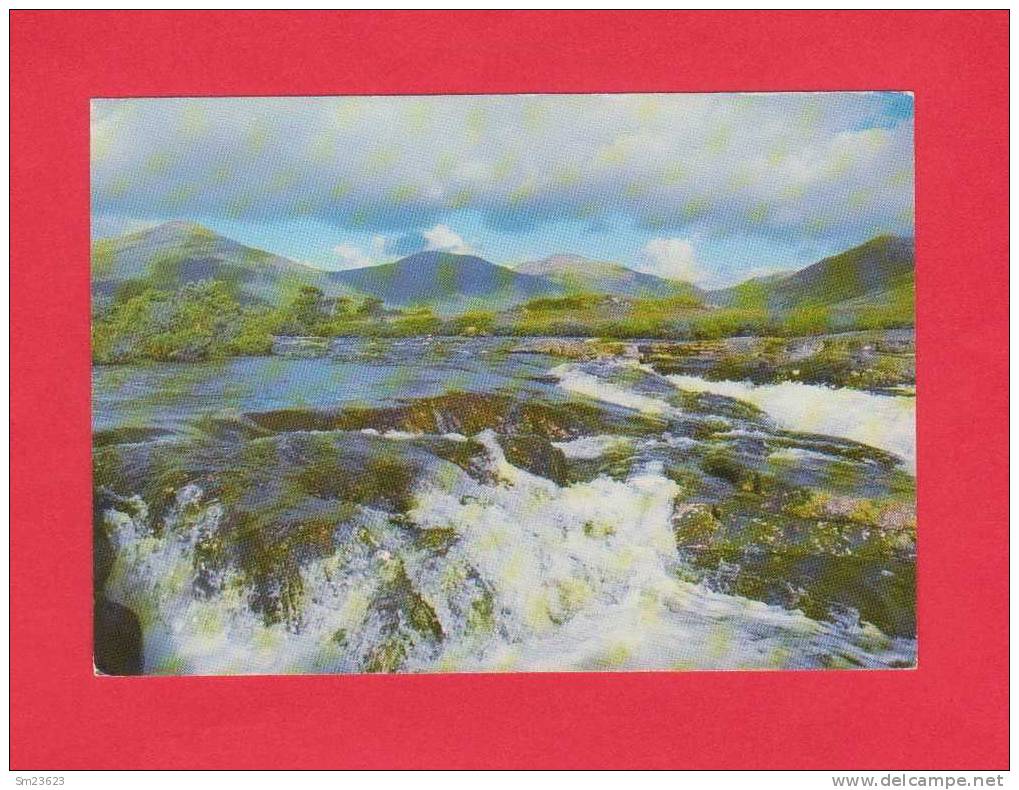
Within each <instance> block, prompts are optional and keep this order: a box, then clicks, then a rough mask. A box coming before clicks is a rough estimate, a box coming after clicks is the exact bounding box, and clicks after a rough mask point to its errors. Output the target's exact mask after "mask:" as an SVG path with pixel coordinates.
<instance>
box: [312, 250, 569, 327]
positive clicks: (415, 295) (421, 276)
mask: <svg viewBox="0 0 1019 790" xmlns="http://www.w3.org/2000/svg"><path fill="white" fill-rule="evenodd" d="M327 278H328V281H329V282H330V283H338V284H341V285H343V286H345V287H347V288H350V289H352V290H355V291H357V292H359V293H363V294H369V295H371V296H375V297H378V298H379V299H382V300H383V301H384V302H385V303H386V304H387V305H393V306H398V307H409V306H416V305H427V306H429V307H432V308H433V309H435V310H436V311H438V312H442V313H455V312H463V311H466V310H472V309H477V310H498V309H502V308H504V307H508V306H510V305H513V304H518V303H520V302H525V301H528V300H530V299H535V298H537V297H541V296H560V295H562V294H563V293H565V289H564V288H563V286H562V285H560V284H559V283H556V282H554V281H552V280H550V279H547V278H545V277H538V276H535V275H531V274H526V273H521V272H517V271H513V270H512V269H507V268H505V267H503V266H496V265H495V264H494V263H490V262H488V261H486V260H485V259H483V258H479V257H477V256H475V255H454V254H453V253H449V252H436V251H426V252H418V253H415V254H413V255H410V256H408V257H406V258H402V259H401V260H398V261H396V262H395V263H387V264H382V265H381V266H368V267H365V268H362V269H346V270H344V271H337V272H329V273H328V275H327Z"/></svg>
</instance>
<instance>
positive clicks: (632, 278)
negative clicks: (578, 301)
mask: <svg viewBox="0 0 1019 790" xmlns="http://www.w3.org/2000/svg"><path fill="white" fill-rule="evenodd" d="M514 271H516V272H520V273H521V274H530V275H535V276H538V277H544V278H545V279H548V280H552V281H553V282H556V283H559V284H560V285H562V286H563V288H565V289H566V291H567V293H600V294H611V295H614V296H643V297H661V296H676V295H694V294H696V293H697V289H696V288H695V287H694V286H693V285H690V284H689V283H684V282H679V281H678V280H667V279H665V278H664V277H656V276H655V275H653V274H645V273H643V272H635V271H634V270H633V269H628V268H626V267H625V266H622V265H621V264H618V263H609V262H608V261H593V260H590V259H588V258H583V257H581V256H579V255H553V256H552V257H551V258H543V259H542V260H539V261H529V262H527V263H523V264H521V265H519V266H517V267H515V268H514Z"/></svg>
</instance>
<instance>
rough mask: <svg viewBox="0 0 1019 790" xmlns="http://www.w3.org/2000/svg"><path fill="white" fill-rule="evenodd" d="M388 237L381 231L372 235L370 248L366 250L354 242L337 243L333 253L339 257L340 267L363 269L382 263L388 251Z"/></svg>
mask: <svg viewBox="0 0 1019 790" xmlns="http://www.w3.org/2000/svg"><path fill="white" fill-rule="evenodd" d="M386 242H387V239H386V237H385V236H383V235H382V234H381V233H377V234H375V235H374V236H372V239H371V243H370V245H369V247H368V250H367V251H365V250H363V249H361V248H360V247H358V246H356V245H354V244H346V243H344V244H337V245H336V246H335V247H333V254H334V255H335V256H336V257H337V259H338V263H339V268H340V269H361V268H363V267H365V266H375V265H376V264H378V263H382V262H383V261H382V258H383V256H384V255H385V253H386Z"/></svg>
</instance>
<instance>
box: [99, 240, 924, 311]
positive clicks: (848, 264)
mask: <svg viewBox="0 0 1019 790" xmlns="http://www.w3.org/2000/svg"><path fill="white" fill-rule="evenodd" d="M913 267H914V245H913V239H911V238H900V237H895V236H879V237H877V238H875V239H872V240H871V241H869V242H867V243H865V244H862V245H860V246H858V247H854V248H853V249H851V250H847V251H846V252H843V253H841V254H839V255H835V256H832V257H830V258H825V259H824V260H822V261H819V262H817V263H815V264H813V265H811V266H808V267H806V268H804V269H801V270H799V271H796V272H793V273H789V274H780V275H772V276H768V277H761V278H754V279H751V280H748V281H746V282H744V283H740V284H739V285H736V286H733V287H731V288H724V289H719V290H714V291H701V290H700V289H698V288H696V287H695V286H693V285H691V284H690V283H685V282H679V281H675V280H667V279H664V278H661V277H656V276H654V275H650V274H645V273H642V272H635V271H633V270H631V269H628V268H626V267H625V266H621V265H620V264H617V263H609V262H605V261H592V260H588V259H586V258H582V257H579V256H574V255H556V256H553V257H551V258H545V259H543V260H538V261H531V262H528V263H524V264H521V265H519V266H517V267H516V268H514V269H510V268H507V267H504V266H497V265H496V264H494V263H491V262H489V261H486V260H484V259H483V258H479V257H477V256H474V255H454V254H452V253H446V252H436V251H426V252H418V253H415V254H413V255H410V256H408V257H406V258H402V259H401V260H398V261H396V262H394V263H387V264H382V265H379V266H370V267H365V268H360V269H347V270H342V271H324V270H321V269H317V268H314V267H312V266H308V265H306V264H302V263H298V262H296V261H293V260H290V259H288V258H284V257H282V256H280V255H275V254H273V253H270V252H266V251H264V250H260V249H256V248H253V247H248V246H245V245H243V244H240V243H239V242H236V241H233V240H232V239H228V238H226V237H224V236H220V235H218V234H216V233H214V232H213V231H211V230H209V229H207V228H205V227H203V226H201V225H197V224H194V223H189V222H168V223H165V224H163V225H159V226H157V227H154V228H151V229H148V230H143V231H140V232H137V233H131V234H127V235H125V236H120V237H117V238H110V239H99V240H97V241H96V242H94V243H93V246H92V293H93V296H94V297H95V298H99V299H102V298H108V297H110V296H113V295H114V294H116V293H118V292H121V293H122V292H123V290H124V289H129V291H128V292H130V291H131V290H134V289H140V288H145V287H151V288H156V289H159V290H176V289H177V288H179V287H181V286H182V285H184V284H186V283H189V282H195V281H198V280H206V279H213V280H219V281H222V282H224V283H226V284H228V285H229V286H230V287H231V289H232V290H233V291H234V292H235V294H236V295H237V297H238V298H239V299H241V300H242V301H247V302H269V303H275V302H278V301H280V300H281V299H284V298H287V296H288V295H289V294H292V293H294V292H295V291H296V290H297V289H298V288H300V287H301V286H304V285H312V286H315V287H318V288H320V289H321V290H322V291H323V292H324V293H325V294H326V295H327V296H373V297H376V298H378V299H381V300H383V302H385V303H386V304H387V305H388V306H391V307H411V306H428V307H431V308H432V309H434V310H436V311H437V312H439V313H443V314H453V313H460V312H464V311H467V310H471V309H484V310H501V309H505V308H508V307H511V306H513V305H516V304H520V303H522V302H526V301H529V300H531V299H535V298H538V297H546V296H547V297H554V296H563V295H568V294H574V293H601V294H608V295H618V296H626V297H665V296H675V295H692V296H697V297H698V298H700V299H703V300H704V302H705V303H706V304H708V305H713V306H729V305H745V304H755V305H760V306H766V307H768V308H771V309H775V310H782V309H787V308H789V307H793V306H796V305H799V304H805V303H807V304H813V303H817V304H826V305H838V304H841V303H856V304H859V303H861V302H866V301H868V300H870V299H871V298H879V297H880V296H881V295H882V294H884V293H887V292H891V291H894V290H895V289H897V288H903V287H907V286H908V287H912V283H913Z"/></svg>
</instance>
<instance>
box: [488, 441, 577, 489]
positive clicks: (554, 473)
mask: <svg viewBox="0 0 1019 790" xmlns="http://www.w3.org/2000/svg"><path fill="white" fill-rule="evenodd" d="M499 446H500V447H501V448H502V451H503V454H504V455H505V456H506V460H507V461H509V462H510V463H511V464H513V466H517V467H519V468H521V469H524V470H526V471H528V472H530V473H531V474H534V475H538V476H539V477H544V478H546V479H548V480H551V481H552V482H554V483H556V484H557V485H561V486H564V485H566V484H567V483H568V482H569V472H568V467H567V463H566V456H565V455H564V454H563V451H562V450H560V449H558V448H556V447H553V446H552V443H551V442H550V441H549V440H548V439H546V438H544V437H543V436H516V435H513V436H500V437H499Z"/></svg>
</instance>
